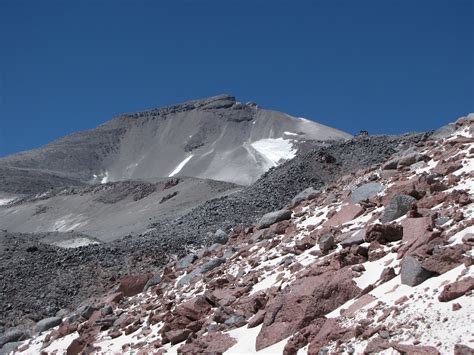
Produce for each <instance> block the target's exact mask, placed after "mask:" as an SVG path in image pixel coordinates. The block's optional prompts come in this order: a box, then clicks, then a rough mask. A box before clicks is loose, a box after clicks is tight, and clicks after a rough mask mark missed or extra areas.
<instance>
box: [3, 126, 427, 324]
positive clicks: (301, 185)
mask: <svg viewBox="0 0 474 355" xmlns="http://www.w3.org/2000/svg"><path fill="white" fill-rule="evenodd" d="M426 137H427V136H426V135H424V134H421V135H405V136H400V137H387V136H380V137H370V136H361V137H355V138H354V139H352V140H349V141H347V142H333V143H332V144H329V143H328V144H322V145H321V144H317V145H315V146H313V148H312V149H309V147H308V151H307V152H306V153H303V152H300V153H301V154H298V155H297V157H295V158H294V159H292V160H290V161H288V162H287V163H284V164H282V165H280V166H279V167H277V168H274V169H270V170H269V171H268V172H267V173H266V174H264V175H263V176H262V177H261V178H260V179H259V180H258V181H257V182H256V183H255V184H253V185H251V186H249V187H246V188H243V189H242V190H240V191H234V192H233V193H232V194H228V195H226V196H221V197H218V198H215V199H213V200H210V201H208V202H205V203H203V204H201V205H199V206H198V207H195V208H194V209H192V210H191V211H189V212H187V213H184V215H183V214H182V213H179V214H177V215H176V214H174V212H173V210H175V208H174V207H173V206H175V203H176V201H178V202H179V201H182V200H180V199H181V198H182V197H183V196H187V194H186V193H185V192H186V191H181V190H182V188H183V186H188V184H189V183H192V182H193V181H195V180H194V179H184V178H180V179H181V180H183V181H181V182H179V183H178V184H177V185H175V183H176V178H169V179H168V180H165V181H166V182H164V186H163V185H162V183H159V184H158V185H156V186H155V185H150V184H149V183H143V182H142V183H137V182H118V183H107V184H102V185H95V186H87V187H81V188H77V187H75V188H67V189H58V190H52V191H49V192H48V193H46V194H40V195H38V196H33V197H28V198H23V199H22V200H20V201H17V202H12V203H11V205H7V206H4V207H3V208H2V207H0V213H4V216H5V219H4V222H5V223H11V221H9V220H8V218H7V217H8V216H11V218H14V219H15V220H16V222H17V225H15V224H13V225H12V226H13V228H18V229H20V230H21V231H30V232H35V233H28V234H18V233H11V231H8V232H7V233H3V234H0V242H1V244H2V245H3V247H2V248H0V278H1V279H2V282H3V284H4V285H5V286H4V287H3V289H2V292H1V293H0V332H1V331H2V330H3V329H8V328H10V327H12V326H16V325H20V324H30V323H31V322H32V321H37V320H39V319H41V318H44V317H49V316H55V315H56V313H57V312H60V313H61V312H64V309H71V307H75V306H77V305H78V304H79V302H81V301H82V300H84V299H85V298H87V297H90V296H93V295H97V294H100V293H103V292H105V291H107V290H108V288H109V287H110V286H111V285H112V284H113V282H115V280H116V279H118V278H120V277H121V276H123V275H125V274H127V273H131V272H139V271H140V272H156V271H157V270H158V269H159V268H160V267H161V266H163V265H164V264H166V263H167V262H169V261H170V258H171V257H174V256H175V255H176V256H178V257H179V256H182V255H185V254H186V252H187V251H188V250H189V249H193V248H194V249H195V248H199V247H201V246H202V245H203V244H208V245H210V244H212V243H213V240H214V239H215V232H216V231H217V230H218V229H222V230H224V231H225V232H229V231H231V229H232V228H235V227H236V226H237V225H238V224H241V223H246V224H251V223H254V222H256V221H257V220H258V218H259V217H261V216H262V215H263V214H265V213H267V212H270V211H272V210H275V209H280V208H282V207H284V205H285V204H287V203H289V202H290V201H291V199H292V198H293V197H294V196H295V194H297V193H298V192H300V191H301V190H303V189H305V188H307V187H309V186H314V187H322V186H324V185H325V184H327V183H330V182H333V181H334V180H335V179H337V178H338V177H340V176H342V175H343V174H346V173H348V172H350V171H353V170H354V169H358V168H361V167H367V166H370V165H372V164H376V163H378V164H380V163H382V162H383V161H385V160H386V159H388V158H389V157H390V156H391V155H392V154H393V153H395V152H398V151H400V150H405V149H407V148H408V147H410V146H413V145H414V144H417V143H418V142H422V141H424V140H426ZM199 181H201V180H198V182H199ZM209 183H211V182H210V181H208V182H206V184H205V185H204V187H206V186H208V184H209ZM160 184H161V185H160ZM216 184H218V185H220V186H222V185H225V183H222V182H220V183H219V182H217V183H216ZM165 186H166V187H167V188H166V189H164V187H165ZM152 187H156V191H154V190H153V189H150V188H152ZM201 187H203V186H201ZM185 190H186V189H185ZM167 191H173V192H176V191H178V192H179V193H178V195H176V196H174V197H172V198H171V199H167V200H166V201H163V203H160V202H161V201H162V200H163V197H160V196H168V192H167ZM180 191H181V192H180ZM205 191H208V190H207V188H206V190H205ZM226 191H228V190H226ZM165 192H166V193H165ZM145 193H150V195H147V196H144V195H145ZM224 193H226V192H224ZM135 199H138V201H134V200H135ZM70 200H75V201H76V202H81V203H79V204H71V203H66V202H67V201H69V202H70ZM146 201H149V203H152V204H153V206H152V207H153V208H151V211H146V210H145V211H142V209H143V208H144V207H145V206H147V204H149V203H145V202H146ZM82 203H85V206H82ZM57 205H58V206H57ZM45 206H46V207H49V208H46V209H45ZM157 206H158V208H159V211H160V213H161V214H162V215H156V214H155V210H156V209H157ZM178 206H179V205H178ZM71 209H72V210H71ZM79 209H82V210H83V211H85V213H87V214H88V215H91V216H92V217H93V218H92V221H91V222H89V223H92V222H94V221H95V222H94V223H98V224H99V226H100V227H101V228H104V227H108V228H109V233H111V234H113V233H115V232H120V231H121V230H122V229H123V228H128V227H134V228H135V227H136V226H137V225H138V226H142V227H143V226H144V225H143V223H144V222H149V223H152V222H153V224H152V225H150V224H149V223H147V224H146V227H147V228H149V229H148V232H146V233H144V234H141V235H140V234H135V233H134V235H131V236H128V237H125V238H123V239H118V240H115V241H109V242H107V243H105V244H98V243H100V242H101V241H104V240H106V238H108V234H106V235H97V237H93V236H91V235H87V234H84V233H83V232H80V231H81V230H82V231H86V232H87V233H89V234H92V233H93V229H91V225H90V224H89V225H87V224H86V225H83V226H74V224H75V223H76V222H74V221H72V222H73V223H72V224H70V225H67V224H64V223H63V224H61V226H60V227H64V229H65V230H62V231H55V232H51V231H49V232H41V233H38V230H37V229H36V228H39V227H41V223H45V226H50V225H51V216H54V213H62V215H60V216H59V215H57V216H56V217H55V218H54V219H53V222H57V221H64V220H65V219H66V218H65V216H67V218H68V219H69V220H73V219H74V218H73V217H77V215H76V216H74V215H72V212H77V211H78V210H79ZM28 211H29V212H28ZM107 211H109V215H111V216H112V217H113V219H112V223H107V221H108V219H107V218H106V217H107V215H108V214H107ZM94 214H95V215H96V216H94ZM149 214H151V216H152V217H151V218H152V219H151V220H148V221H147V218H148V215H149ZM135 215H136V217H134V218H132V217H133V216H135ZM170 215H171V216H170ZM173 215H174V216H176V217H173ZM167 216H168V217H167ZM130 218H131V219H130ZM158 220H159V221H158ZM32 221H34V222H35V223H32V224H30V223H31V222H32ZM113 221H116V224H115V225H114V223H113ZM72 227H74V228H76V230H75V231H73V230H71V228H72ZM96 227H97V226H96ZM27 228H30V229H27ZM86 228H89V229H86ZM99 238H100V239H99ZM109 240H110V239H109ZM45 244H48V245H45ZM86 244H88V245H87V246H85V245H86ZM78 245H83V246H82V247H80V248H77V249H71V248H68V249H65V248H64V247H70V246H78ZM25 260H29V262H27V263H26V262H25ZM38 289H40V290H42V292H40V293H38V291H37V290H38ZM39 304H47V307H38V305H39Z"/></svg>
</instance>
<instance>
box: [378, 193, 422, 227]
mask: <svg viewBox="0 0 474 355" xmlns="http://www.w3.org/2000/svg"><path fill="white" fill-rule="evenodd" d="M415 203H416V199H415V198H414V197H412V196H409V195H400V194H398V195H395V196H394V197H393V198H392V199H391V200H390V202H389V204H388V206H387V207H385V210H384V212H383V214H382V217H380V221H381V222H382V223H388V222H391V221H393V220H394V219H397V218H399V217H402V216H403V215H405V214H406V213H407V212H408V211H409V210H410V209H411V208H412V206H413V205H414V204H415Z"/></svg>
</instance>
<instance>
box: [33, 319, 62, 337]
mask: <svg viewBox="0 0 474 355" xmlns="http://www.w3.org/2000/svg"><path fill="white" fill-rule="evenodd" d="M61 322H62V319H61V318H60V317H50V318H45V319H42V320H40V321H39V322H38V323H36V328H35V329H36V331H37V332H38V333H41V332H44V331H45V330H48V329H51V328H54V327H56V326H58V325H59V324H61Z"/></svg>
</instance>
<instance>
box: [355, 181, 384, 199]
mask: <svg viewBox="0 0 474 355" xmlns="http://www.w3.org/2000/svg"><path fill="white" fill-rule="evenodd" d="M382 190H383V185H382V184H380V183H378V182H369V183H367V184H363V185H361V186H359V187H358V188H356V189H355V190H354V191H352V193H351V201H352V202H354V203H358V202H360V201H365V200H367V199H368V198H370V197H372V196H375V195H376V194H378V193H379V192H380V191H382Z"/></svg>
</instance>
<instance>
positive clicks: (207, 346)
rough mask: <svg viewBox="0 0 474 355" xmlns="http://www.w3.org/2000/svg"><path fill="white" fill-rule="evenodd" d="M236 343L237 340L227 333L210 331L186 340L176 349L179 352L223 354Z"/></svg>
mask: <svg viewBox="0 0 474 355" xmlns="http://www.w3.org/2000/svg"><path fill="white" fill-rule="evenodd" d="M235 344H237V340H236V339H234V338H233V337H231V336H230V335H229V334H226V333H221V332H210V333H207V334H206V335H204V336H200V337H198V338H196V339H193V341H191V342H186V344H184V345H182V346H181V347H180V348H179V349H178V353H179V354H224V353H225V352H226V351H227V350H228V349H230V348H231V347H232V346H234V345H235Z"/></svg>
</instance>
